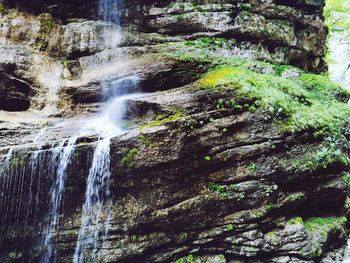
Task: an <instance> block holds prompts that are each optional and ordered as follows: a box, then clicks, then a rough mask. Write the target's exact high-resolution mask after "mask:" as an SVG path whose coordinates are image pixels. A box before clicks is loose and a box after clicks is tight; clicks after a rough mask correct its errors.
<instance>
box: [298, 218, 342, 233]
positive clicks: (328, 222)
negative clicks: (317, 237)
mask: <svg viewBox="0 0 350 263" xmlns="http://www.w3.org/2000/svg"><path fill="white" fill-rule="evenodd" d="M346 222H347V219H346V217H345V216H340V217H312V218H309V219H308V220H306V221H305V222H304V227H305V229H306V230H307V231H308V232H311V233H312V232H314V231H317V232H319V233H321V235H323V236H324V237H327V236H328V233H329V231H330V230H331V229H332V228H334V227H335V226H343V225H345V224H346Z"/></svg>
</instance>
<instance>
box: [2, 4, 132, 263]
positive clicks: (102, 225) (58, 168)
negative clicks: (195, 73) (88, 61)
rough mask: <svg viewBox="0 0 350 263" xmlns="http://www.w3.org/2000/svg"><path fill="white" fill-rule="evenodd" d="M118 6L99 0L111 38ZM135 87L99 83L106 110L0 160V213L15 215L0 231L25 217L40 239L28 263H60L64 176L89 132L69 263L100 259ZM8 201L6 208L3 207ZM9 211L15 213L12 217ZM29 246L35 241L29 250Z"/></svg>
mask: <svg viewBox="0 0 350 263" xmlns="http://www.w3.org/2000/svg"><path fill="white" fill-rule="evenodd" d="M121 6H122V2H121V0H100V2H99V12H100V17H101V19H102V20H103V21H104V23H105V24H106V27H105V28H106V30H105V31H106V34H110V33H111V28H114V30H115V31H116V32H114V34H113V35H119V36H120V15H121V13H120V11H121ZM111 24H112V25H113V26H112V27H111ZM106 39H108V38H106ZM119 39H120V37H119ZM137 84H138V79H137V77H136V76H134V75H130V76H127V77H120V78H117V80H114V81H111V80H110V79H108V80H105V81H103V83H102V97H101V101H102V102H106V103H105V106H104V107H103V109H102V110H101V112H100V113H99V114H97V115H95V116H93V117H90V118H85V119H76V120H74V121H75V122H76V123H85V124H84V125H81V126H80V127H79V128H78V129H76V130H73V131H70V132H69V134H70V135H69V136H70V138H68V139H63V140H62V141H61V142H59V143H57V142H54V143H53V145H50V147H49V149H46V148H47V147H46V148H45V147H44V144H47V142H45V140H44V137H45V134H46V133H50V132H51V131H50V129H43V130H42V131H41V132H40V133H39V134H38V135H37V137H36V138H35V139H34V141H33V143H34V144H35V145H37V146H36V149H34V151H33V152H32V153H31V154H30V155H28V156H27V157H26V156H24V157H23V158H22V157H21V158H19V157H20V154H19V153H17V152H14V151H13V150H12V149H11V150H10V151H9V152H8V153H7V154H6V155H5V156H4V157H3V158H1V163H2V165H1V166H0V188H1V190H2V191H1V192H0V193H4V196H1V199H0V202H1V203H0V209H1V212H2V213H4V214H5V215H14V214H16V215H18V216H16V217H15V218H6V217H2V218H1V219H0V222H1V227H2V228H6V227H7V225H9V226H10V225H11V224H10V223H9V222H12V221H13V220H18V219H19V218H20V215H21V217H24V219H23V220H24V223H25V225H28V226H35V227H33V228H32V229H31V231H33V233H35V235H33V236H37V235H41V237H42V238H41V239H40V241H39V243H38V242H37V240H28V244H30V245H29V246H32V247H34V246H36V247H38V248H37V250H38V251H32V252H30V254H29V255H26V258H27V259H28V260H27V262H39V261H40V262H41V263H49V262H59V260H58V256H57V251H56V246H55V245H56V243H57V241H58V239H57V237H58V233H59V226H60V220H59V219H60V216H61V213H62V210H63V209H62V203H63V197H64V190H65V187H66V179H67V177H68V176H69V165H70V162H71V161H72V155H73V153H74V149H75V147H76V144H77V141H78V140H79V138H80V137H87V136H91V135H92V134H94V135H96V138H97V142H96V146H95V149H94V154H93V158H92V163H91V166H90V169H89V172H88V174H87V179H86V191H85V201H84V204H83V207H82V215H81V226H80V228H79V231H78V239H77V244H76V247H75V253H74V257H73V262H74V263H82V262H97V261H98V260H99V259H100V257H101V254H100V248H101V247H103V242H104V241H105V238H106V236H107V234H108V227H109V225H110V222H109V220H110V209H111V199H110V176H111V173H110V145H111V139H112V138H113V137H114V136H117V135H120V134H122V133H123V132H124V131H123V128H122V125H121V123H122V120H123V117H124V114H125V110H126V109H125V101H126V100H128V99H130V98H132V97H134V96H137V95H138V94H137V93H136V92H137V91H138V85H137ZM55 94H56V93H55ZM64 123H65V122H64ZM64 123H63V124H60V125H56V126H55V127H54V129H55V128H58V129H64ZM17 159H19V161H18V160H17ZM22 159H23V160H22ZM14 161H15V162H25V164H23V163H19V164H18V165H17V164H15V165H14V164H12V163H11V162H13V163H15V162H14ZM10 170H11V171H10ZM24 185H27V187H26V191H23V186H24ZM13 187H15V188H16V189H18V195H20V196H19V197H17V192H16V193H11V191H10V190H11V189H12V188H13ZM22 192H24V194H22ZM48 196H49V198H47V197H48ZM23 200H26V202H27V203H26V202H23ZM43 200H44V201H43ZM39 201H40V202H41V203H40V204H39ZM9 203H10V204H11V205H10V206H8V205H7V204H9ZM12 211H17V212H16V213H12ZM23 214H24V216H23ZM24 228H26V227H24ZM28 229H30V227H28ZM6 231H7V232H8V231H11V229H10V228H9V229H6ZM24 231H26V230H24ZM33 243H35V244H34V246H33ZM28 244H27V243H26V244H21V246H28ZM34 250H35V249H34ZM38 258H39V259H38Z"/></svg>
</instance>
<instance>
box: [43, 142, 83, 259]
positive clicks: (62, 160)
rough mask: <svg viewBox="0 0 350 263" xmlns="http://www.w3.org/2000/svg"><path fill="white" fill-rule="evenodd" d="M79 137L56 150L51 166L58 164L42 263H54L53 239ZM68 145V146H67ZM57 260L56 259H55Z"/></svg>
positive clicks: (63, 143) (62, 143) (52, 190)
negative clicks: (68, 170) (67, 176)
mask: <svg viewBox="0 0 350 263" xmlns="http://www.w3.org/2000/svg"><path fill="white" fill-rule="evenodd" d="M77 139H78V137H72V138H70V139H69V140H67V141H65V140H63V141H62V142H61V144H60V145H59V146H58V147H57V148H56V149H54V151H53V154H52V160H51V164H55V163H58V168H57V172H56V178H54V181H53V186H52V189H51V200H50V207H49V209H50V211H49V223H48V225H47V226H46V228H45V229H44V240H43V247H44V248H45V250H46V251H45V254H44V256H43V258H42V259H41V262H42V263H49V262H52V261H51V260H52V250H53V248H52V239H53V235H54V234H55V233H57V232H58V226H59V212H60V207H61V202H62V195H63V191H64V187H65V179H66V170H67V166H68V164H69V161H70V159H71V155H72V153H73V151H74V146H75V143H76V141H77ZM65 144H67V145H65ZM54 260H55V257H54Z"/></svg>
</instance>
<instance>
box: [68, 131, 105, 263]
mask: <svg viewBox="0 0 350 263" xmlns="http://www.w3.org/2000/svg"><path fill="white" fill-rule="evenodd" d="M109 184H110V137H106V138H104V139H102V140H101V141H100V142H99V143H98V144H97V146H96V149H95V153H94V157H93V161H92V166H91V168H90V171H89V176H88V179H87V189H86V193H85V203H84V205H83V212H82V219H81V220H82V222H81V227H80V231H79V237H78V242H77V246H76V249H75V254H74V259H73V262H74V263H83V262H85V257H86V255H85V252H86V250H87V249H89V252H90V256H89V260H90V261H91V260H93V261H92V262H97V260H98V259H99V253H97V252H96V251H95V250H96V247H97V242H98V237H99V234H100V233H101V232H103V233H104V234H105V235H106V234H107V233H108V229H107V224H108V220H109V210H110V202H109V201H110V200H109V197H110V189H109ZM102 217H104V223H103V224H102V225H99V224H100V223H101V220H102Z"/></svg>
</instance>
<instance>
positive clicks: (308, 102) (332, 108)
mask: <svg viewBox="0 0 350 263" xmlns="http://www.w3.org/2000/svg"><path fill="white" fill-rule="evenodd" d="M198 84H199V85H200V86H201V87H203V88H206V89H216V88H225V89H230V90H232V92H233V94H234V95H235V96H238V97H246V98H251V99H254V100H255V105H254V106H257V107H260V108H265V109H269V111H270V112H271V115H272V116H273V117H274V119H275V120H276V121H277V122H278V124H279V127H280V130H281V131H282V132H291V133H295V132H299V131H303V130H313V131H318V133H319V134H322V135H324V134H332V135H339V134H341V129H342V127H343V126H344V125H345V123H346V121H347V119H348V116H350V115H349V114H350V107H349V106H348V105H347V104H346V103H344V102H342V101H343V100H344V98H347V97H349V93H348V92H347V91H346V90H344V89H342V88H341V87H340V86H338V85H336V84H334V83H332V82H330V81H329V80H328V79H327V78H326V77H324V76H319V75H314V74H306V73H305V74H301V75H300V76H299V77H297V78H294V79H286V78H283V77H280V76H277V75H275V74H262V73H258V72H256V71H253V70H250V69H248V68H246V67H245V66H231V65H228V66H226V65H225V66H219V67H216V68H214V69H213V70H211V71H209V72H208V73H207V74H205V75H204V76H203V77H202V78H201V79H200V80H199V82H198Z"/></svg>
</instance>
